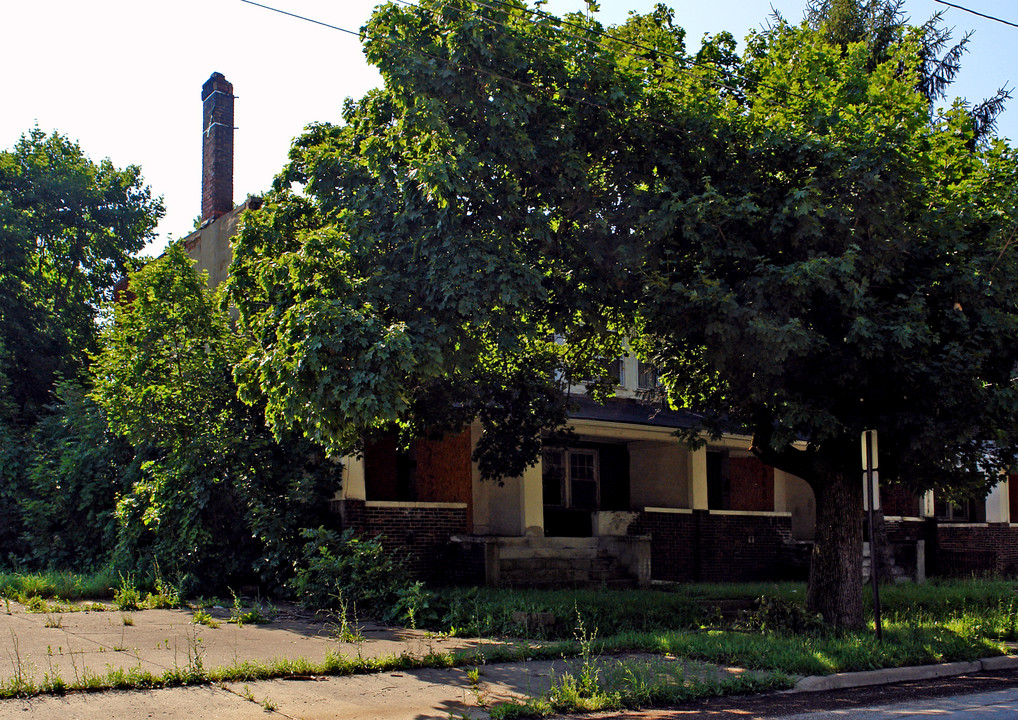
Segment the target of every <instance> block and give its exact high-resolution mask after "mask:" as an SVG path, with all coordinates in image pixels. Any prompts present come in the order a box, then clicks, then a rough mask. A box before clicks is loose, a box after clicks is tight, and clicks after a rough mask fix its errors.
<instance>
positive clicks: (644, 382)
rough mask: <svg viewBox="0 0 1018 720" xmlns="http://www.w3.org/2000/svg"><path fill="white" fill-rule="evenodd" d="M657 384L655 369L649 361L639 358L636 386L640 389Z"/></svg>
mask: <svg viewBox="0 0 1018 720" xmlns="http://www.w3.org/2000/svg"><path fill="white" fill-rule="evenodd" d="M658 384H659V383H658V381H657V370H656V369H655V368H654V366H653V365H651V364H650V363H645V362H644V361H643V360H641V361H640V363H639V365H638V366H637V376H636V386H637V387H638V388H639V389H640V390H652V389H653V388H656V387H657V386H658Z"/></svg>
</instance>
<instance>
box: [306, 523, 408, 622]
mask: <svg viewBox="0 0 1018 720" xmlns="http://www.w3.org/2000/svg"><path fill="white" fill-rule="evenodd" d="M301 536H302V537H303V538H304V540H305V543H304V548H303V553H302V556H301V558H300V560H299V562H298V566H297V572H296V574H295V576H294V578H293V579H292V580H291V581H290V583H289V587H290V589H291V590H292V591H293V592H294V595H295V597H296V599H297V601H298V602H300V603H301V604H302V605H303V606H304V607H307V608H309V609H311V610H315V611H336V610H339V609H340V608H341V607H344V606H345V604H347V603H349V604H351V605H353V606H354V607H356V608H358V609H360V610H363V611H365V612H368V613H374V614H376V616H377V617H381V616H382V615H384V614H385V613H386V612H387V611H389V609H390V608H392V607H393V606H394V605H395V603H396V600H397V599H398V598H399V599H400V600H401V602H402V606H401V607H402V608H403V610H402V612H403V613H406V611H407V608H412V609H413V610H414V611H415V612H416V611H417V610H419V609H420V608H421V602H422V598H424V597H426V596H425V591H424V590H423V588H420V587H418V589H417V590H416V591H414V594H415V597H406V598H401V596H400V590H401V589H403V588H404V587H405V586H406V585H407V584H408V582H407V576H406V573H405V572H404V570H403V568H402V566H401V564H400V562H399V561H398V559H397V558H396V557H395V556H394V555H392V554H391V553H390V552H388V551H386V549H385V548H384V547H383V546H382V543H381V540H380V539H379V538H373V539H371V538H360V537H356V536H354V534H353V531H352V530H349V529H348V530H345V531H343V533H342V534H337V533H335V532H333V531H331V530H326V529H325V528H322V527H320V528H318V529H315V530H311V529H308V530H304V531H303V532H302V533H301ZM411 587H413V586H411Z"/></svg>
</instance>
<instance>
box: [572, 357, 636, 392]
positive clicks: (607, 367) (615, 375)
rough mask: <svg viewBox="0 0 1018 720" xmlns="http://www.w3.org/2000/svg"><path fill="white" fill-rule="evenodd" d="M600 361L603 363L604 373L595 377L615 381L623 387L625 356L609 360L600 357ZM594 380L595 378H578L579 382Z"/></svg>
mask: <svg viewBox="0 0 1018 720" xmlns="http://www.w3.org/2000/svg"><path fill="white" fill-rule="evenodd" d="M601 362H603V363H604V373H603V374H600V375H598V378H597V379H601V378H604V379H606V380H611V381H612V382H617V383H618V384H619V385H620V386H623V387H624V386H625V384H626V361H625V358H618V359H617V360H612V361H610V362H609V361H606V360H603V359H602V360H601ZM594 381H595V378H589V377H588V378H583V379H582V380H580V383H592V382H594Z"/></svg>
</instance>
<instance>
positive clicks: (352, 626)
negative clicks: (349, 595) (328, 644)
mask: <svg viewBox="0 0 1018 720" xmlns="http://www.w3.org/2000/svg"><path fill="white" fill-rule="evenodd" d="M336 607H337V608H338V610H337V612H336V614H335V618H336V622H335V623H332V624H330V626H329V631H330V634H331V635H332V636H333V637H335V638H336V639H337V640H340V641H341V642H348V643H362V642H364V633H362V632H361V629H360V628H359V627H358V626H357V624H356V622H357V621H356V618H357V608H356V607H354V608H353V611H352V613H351V611H350V606H349V604H348V603H347V601H346V599H345V598H344V597H343V593H342V591H340V592H339V593H338V597H337V598H336ZM351 615H352V616H353V620H351V619H350V617H351Z"/></svg>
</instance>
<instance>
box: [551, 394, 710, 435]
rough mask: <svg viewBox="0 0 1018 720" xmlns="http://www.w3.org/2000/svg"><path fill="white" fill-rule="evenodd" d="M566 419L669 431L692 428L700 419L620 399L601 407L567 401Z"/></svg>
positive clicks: (684, 412) (578, 400) (590, 402)
mask: <svg viewBox="0 0 1018 720" xmlns="http://www.w3.org/2000/svg"><path fill="white" fill-rule="evenodd" d="M569 417H571V418H573V419H575V420H601V421H604V422H618V423H628V424H630V425H653V426H655V427H669V428H688V427H692V426H693V425H695V424H697V422H698V421H699V419H700V416H699V415H697V414H696V413H692V412H689V411H688V410H667V409H663V408H661V407H660V406H658V405H652V404H650V403H645V402H640V401H639V400H626V399H622V398H617V399H614V400H609V401H608V402H606V403H605V404H604V405H601V404H600V403H596V402H594V401H593V400H591V399H590V398H588V397H585V396H583V395H580V396H576V397H573V398H571V401H570V407H569Z"/></svg>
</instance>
